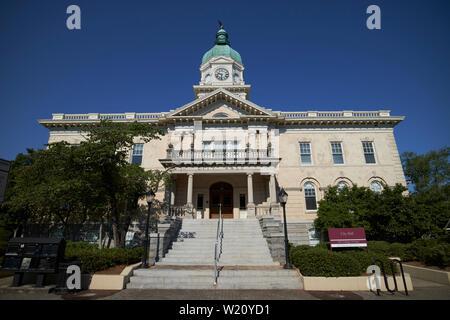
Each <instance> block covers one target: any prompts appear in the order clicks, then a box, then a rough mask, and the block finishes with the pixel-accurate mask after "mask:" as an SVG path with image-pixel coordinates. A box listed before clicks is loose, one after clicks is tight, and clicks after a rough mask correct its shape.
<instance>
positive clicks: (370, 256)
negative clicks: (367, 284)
mask: <svg viewBox="0 0 450 320" xmlns="http://www.w3.org/2000/svg"><path fill="white" fill-rule="evenodd" d="M341 254H343V255H345V256H347V257H351V258H353V259H354V260H355V261H356V262H357V263H358V266H359V271H360V274H363V273H366V271H367V268H368V267H369V266H370V265H372V264H373V262H374V260H375V259H379V260H381V262H382V263H383V266H384V271H385V272H386V274H392V271H391V267H390V262H391V261H390V260H389V259H388V255H387V254H386V253H383V252H371V251H370V250H369V252H366V251H365V250H358V249H353V250H348V251H345V252H342V253H341ZM376 265H378V266H379V267H380V268H381V266H380V264H379V263H376ZM396 270H397V267H395V268H394V271H396Z"/></svg>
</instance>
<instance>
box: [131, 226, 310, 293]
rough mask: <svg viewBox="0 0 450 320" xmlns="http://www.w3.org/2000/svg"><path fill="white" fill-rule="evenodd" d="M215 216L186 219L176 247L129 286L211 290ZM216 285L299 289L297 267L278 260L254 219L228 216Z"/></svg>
mask: <svg viewBox="0 0 450 320" xmlns="http://www.w3.org/2000/svg"><path fill="white" fill-rule="evenodd" d="M216 232H217V219H210V220H191V219H184V220H183V223H182V226H181V230H180V232H179V234H178V237H177V239H176V240H175V241H174V242H173V244H172V249H171V250H169V252H168V253H167V254H166V255H165V257H164V258H162V259H161V260H160V261H158V262H157V263H156V265H155V266H153V267H151V268H149V269H138V270H135V271H134V273H133V276H132V277H131V278H130V283H129V284H128V285H127V288H154V289H213V288H214V286H213V279H214V245H215V241H216ZM223 232H224V237H223V247H222V255H221V257H220V261H219V277H218V281H217V286H216V287H215V288H217V289H301V288H302V283H301V282H300V279H299V277H298V275H297V271H296V270H284V269H283V268H282V267H281V266H280V263H278V262H274V261H273V259H272V257H271V255H270V252H269V248H268V246H267V242H266V240H265V239H264V237H263V234H262V231H261V228H260V226H259V222H258V220H256V219H225V220H224V224H223Z"/></svg>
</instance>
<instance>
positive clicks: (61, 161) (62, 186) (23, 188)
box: [2, 120, 169, 247]
mask: <svg viewBox="0 0 450 320" xmlns="http://www.w3.org/2000/svg"><path fill="white" fill-rule="evenodd" d="M80 129H81V131H82V132H83V134H84V135H85V138H86V139H85V141H82V142H81V143H80V145H79V146H77V147H75V146H71V145H69V144H67V143H65V142H58V143H51V144H49V145H48V148H47V149H45V150H37V151H35V150H32V149H29V150H28V154H26V155H23V154H19V155H18V156H17V158H16V160H15V161H14V162H13V165H12V170H11V175H10V180H9V182H8V192H7V196H6V201H5V203H4V204H3V205H2V209H3V211H4V212H7V214H5V215H3V216H4V220H5V221H6V220H8V221H9V223H14V224H16V225H17V226H19V225H25V224H27V223H39V224H47V225H52V224H58V225H62V226H64V229H65V227H66V226H68V225H69V224H74V223H76V224H79V225H81V224H83V223H84V222H86V221H88V220H91V221H99V220H100V221H102V220H104V219H107V220H109V221H111V223H112V226H113V233H114V243H115V246H117V247H123V246H124V243H125V234H126V231H127V229H128V225H129V223H130V222H131V219H133V218H134V217H135V216H136V214H137V213H138V209H139V208H138V200H139V198H140V197H142V196H143V195H144V194H145V193H146V192H147V191H148V188H149V185H150V186H152V187H153V188H156V189H157V188H158V186H159V185H160V182H161V181H162V180H163V181H165V180H167V177H168V176H169V174H168V172H167V171H159V170H153V171H149V172H145V171H144V169H143V168H141V167H139V166H138V165H131V164H129V162H128V154H129V151H130V149H131V147H132V145H133V140H134V138H135V137H140V139H141V141H143V142H148V141H150V140H152V139H159V138H160V136H161V135H162V134H163V132H162V130H159V129H156V128H154V127H152V126H150V125H148V124H144V123H138V122H134V123H113V122H111V121H106V120H102V121H101V122H100V123H99V124H98V125H96V126H82V127H81V128H80ZM120 225H122V226H124V227H123V228H120V229H119V226H120Z"/></svg>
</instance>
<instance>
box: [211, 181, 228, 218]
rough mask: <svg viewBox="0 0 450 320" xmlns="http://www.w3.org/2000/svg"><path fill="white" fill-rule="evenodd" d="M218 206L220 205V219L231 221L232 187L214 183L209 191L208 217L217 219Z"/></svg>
mask: <svg viewBox="0 0 450 320" xmlns="http://www.w3.org/2000/svg"><path fill="white" fill-rule="evenodd" d="M219 204H222V217H223V218H224V219H233V187H232V186H231V184H229V183H226V182H217V183H214V184H213V185H212V186H211V188H210V189H209V212H210V214H209V216H210V218H211V219H217V218H219Z"/></svg>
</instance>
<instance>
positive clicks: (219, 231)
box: [214, 203, 223, 285]
mask: <svg viewBox="0 0 450 320" xmlns="http://www.w3.org/2000/svg"><path fill="white" fill-rule="evenodd" d="M222 239H223V218H222V203H219V220H218V221H217V233H216V244H215V245H214V285H217V277H218V272H217V264H218V263H219V259H220V256H221V255H222Z"/></svg>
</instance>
